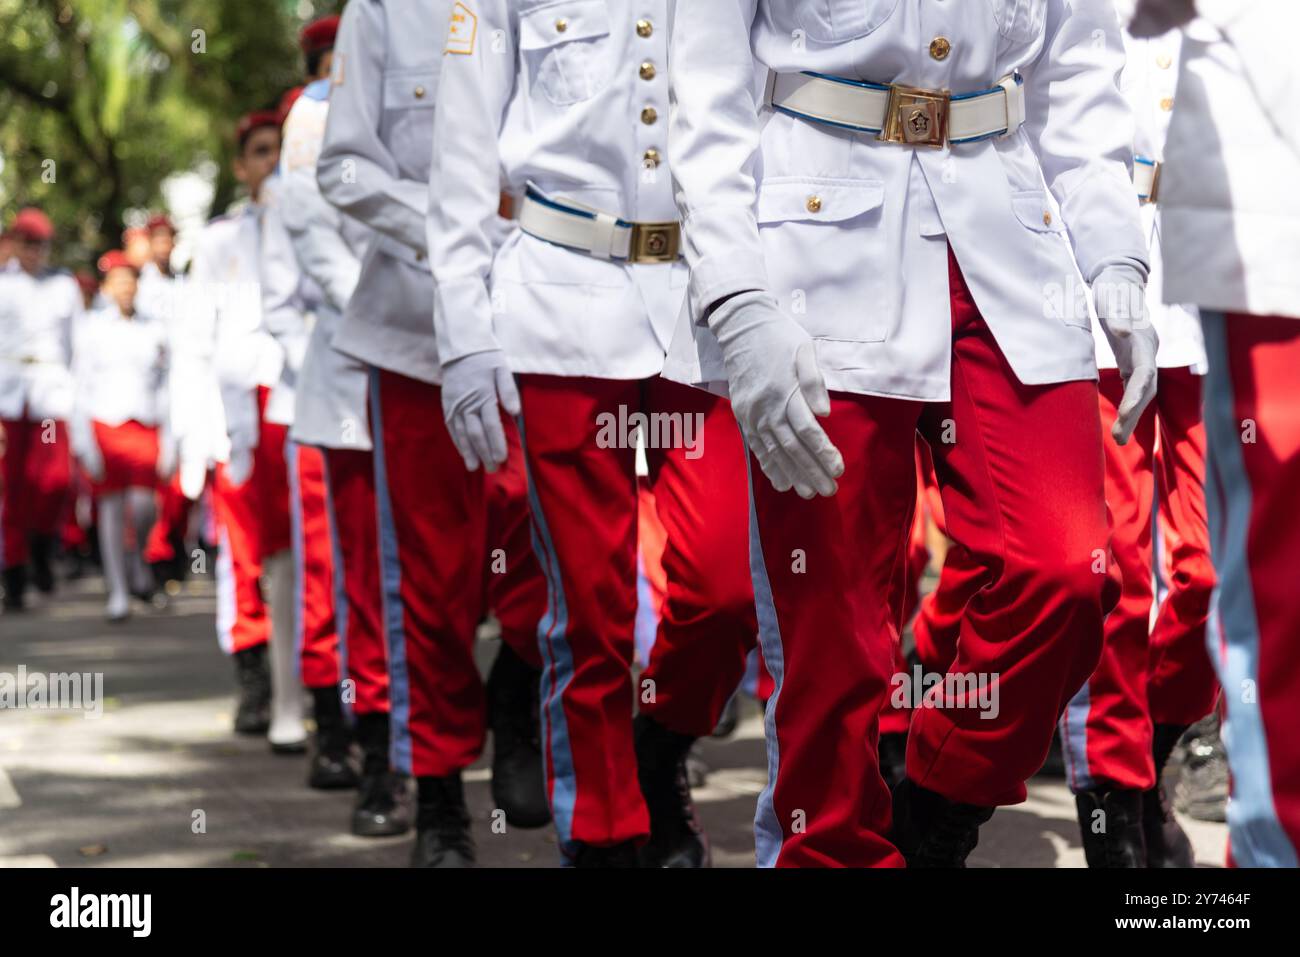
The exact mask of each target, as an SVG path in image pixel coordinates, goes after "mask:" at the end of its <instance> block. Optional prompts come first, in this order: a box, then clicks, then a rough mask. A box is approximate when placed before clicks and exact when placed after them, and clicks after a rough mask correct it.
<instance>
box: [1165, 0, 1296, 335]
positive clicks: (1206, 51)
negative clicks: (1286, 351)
mask: <svg viewBox="0 0 1300 957" xmlns="http://www.w3.org/2000/svg"><path fill="white" fill-rule="evenodd" d="M1196 8H1197V11H1198V12H1199V13H1200V14H1201V18H1200V19H1199V20H1196V21H1193V22H1192V23H1191V24H1190V25H1189V26H1188V28H1187V30H1186V31H1185V36H1184V39H1183V50H1182V69H1181V71H1180V75H1179V78H1178V92H1177V101H1178V105H1177V108H1176V109H1175V110H1174V115H1173V120H1172V122H1171V124H1170V128H1169V138H1168V141H1167V142H1166V145H1165V154H1166V156H1167V158H1168V160H1169V163H1168V165H1167V166H1166V167H1165V170H1164V175H1163V177H1162V182H1161V185H1160V190H1161V192H1160V218H1161V224H1162V235H1163V237H1164V257H1165V288H1164V295H1165V301H1166V302H1169V301H1174V302H1191V303H1196V304H1197V305H1198V306H1200V307H1201V308H1202V309H1207V308H1208V309H1214V310H1219V311H1224V312H1247V313H1252V314H1255V315H1264V316H1295V317H1297V318H1300V266H1297V264H1300V189H1297V188H1296V183H1297V182H1300V64H1298V63H1297V60H1296V57H1295V55H1294V53H1293V52H1292V51H1291V50H1290V48H1289V46H1290V40H1291V39H1292V38H1294V37H1295V36H1296V34H1297V31H1300V4H1297V3H1295V0H1197V4H1196Z"/></svg>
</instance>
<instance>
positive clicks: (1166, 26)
mask: <svg viewBox="0 0 1300 957" xmlns="http://www.w3.org/2000/svg"><path fill="white" fill-rule="evenodd" d="M1195 16H1196V3H1195V0H1138V5H1137V9H1135V10H1134V11H1133V22H1132V23H1130V24H1129V27H1128V30H1129V33H1131V34H1133V36H1135V37H1138V38H1141V39H1145V38H1147V37H1158V36H1160V35H1161V34H1164V33H1168V32H1169V31H1170V30H1173V29H1175V28H1177V27H1181V26H1182V25H1183V24H1185V23H1187V22H1188V21H1190V20H1191V19H1192V18H1193V17H1195Z"/></svg>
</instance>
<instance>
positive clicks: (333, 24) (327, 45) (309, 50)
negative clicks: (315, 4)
mask: <svg viewBox="0 0 1300 957" xmlns="http://www.w3.org/2000/svg"><path fill="white" fill-rule="evenodd" d="M338 32H339V18H338V17H337V16H333V17H321V18H320V19H319V20H315V21H313V22H312V23H309V24H307V26H306V27H304V28H303V31H302V34H301V36H299V38H298V42H299V43H300V44H301V45H302V52H303V53H304V54H306V55H308V56H310V55H311V54H313V53H323V52H324V51H326V50H332V49H334V38H335V37H336V36H338Z"/></svg>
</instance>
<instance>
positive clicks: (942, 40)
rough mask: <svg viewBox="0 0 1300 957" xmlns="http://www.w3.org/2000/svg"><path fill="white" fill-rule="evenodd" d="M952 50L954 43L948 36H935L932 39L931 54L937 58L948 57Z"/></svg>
mask: <svg viewBox="0 0 1300 957" xmlns="http://www.w3.org/2000/svg"><path fill="white" fill-rule="evenodd" d="M951 52H952V43H950V42H949V41H948V38H947V37H935V38H934V39H933V40H931V41H930V56H932V57H934V58H935V59H936V60H944V59H947V57H948V54H949V53H951Z"/></svg>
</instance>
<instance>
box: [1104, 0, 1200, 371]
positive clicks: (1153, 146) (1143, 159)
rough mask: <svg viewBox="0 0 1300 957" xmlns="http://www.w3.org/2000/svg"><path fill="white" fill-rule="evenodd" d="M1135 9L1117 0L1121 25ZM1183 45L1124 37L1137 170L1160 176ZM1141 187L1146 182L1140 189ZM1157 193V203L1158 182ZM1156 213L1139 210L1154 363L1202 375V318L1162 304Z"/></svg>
mask: <svg viewBox="0 0 1300 957" xmlns="http://www.w3.org/2000/svg"><path fill="white" fill-rule="evenodd" d="M1135 6H1136V0H1119V2H1118V3H1116V9H1117V10H1118V12H1119V17H1120V23H1121V24H1127V23H1128V21H1129V20H1131V19H1132V16H1133V9H1134V7H1135ZM1181 40H1182V34H1181V33H1180V32H1179V31H1177V30H1171V31H1170V32H1169V33H1166V34H1165V35H1164V36H1161V37H1155V38H1152V39H1149V40H1139V39H1136V38H1134V37H1132V36H1130V35H1129V33H1128V31H1127V30H1126V31H1125V32H1124V48H1125V50H1126V51H1127V53H1128V62H1127V64H1126V65H1125V67H1124V73H1123V74H1122V75H1121V77H1120V89H1122V90H1123V92H1124V96H1125V97H1126V98H1127V99H1128V101H1129V105H1130V106H1131V107H1132V108H1133V116H1134V119H1135V120H1136V121H1137V135H1136V137H1135V138H1134V140H1133V153H1134V169H1135V170H1137V169H1139V168H1140V167H1141V166H1142V165H1143V164H1144V163H1148V162H1155V163H1158V164H1160V165H1159V166H1157V167H1156V169H1159V170H1160V171H1161V173H1163V170H1164V159H1165V135H1166V134H1167V133H1168V131H1169V118H1170V116H1172V115H1173V108H1174V102H1175V95H1174V94H1175V87H1176V86H1177V83H1178V51H1179V47H1180V45H1181ZM1148 168H1149V167H1148ZM1145 183H1146V180H1145V179H1144V180H1143V186H1144V187H1145ZM1156 189H1157V193H1156V199H1157V201H1158V200H1159V195H1160V194H1159V182H1158V181H1157V184H1156ZM1139 195H1141V193H1140V191H1139ZM1156 208H1157V207H1156V205H1155V203H1145V204H1143V206H1142V228H1143V230H1144V231H1145V232H1146V235H1147V238H1148V240H1149V242H1150V244H1151V275H1150V278H1149V279H1148V280H1147V310H1148V313H1149V314H1150V316H1151V322H1152V324H1153V325H1154V326H1155V330H1156V333H1157V334H1158V335H1159V336H1160V350H1159V351H1158V352H1157V353H1156V364H1157V365H1158V366H1159V367H1160V368H1162V369H1181V368H1191V369H1192V370H1193V371H1195V372H1197V373H1200V374H1203V373H1204V372H1205V339H1204V337H1203V336H1202V335H1201V318H1200V315H1199V314H1198V313H1197V311H1196V307H1195V306H1184V305H1165V303H1164V302H1163V301H1162V295H1161V294H1162V291H1163V289H1162V287H1163V283H1164V268H1163V264H1162V257H1161V253H1160V226H1159V223H1158V222H1157V219H1156ZM1092 333H1093V339H1094V340H1095V342H1096V345H1097V365H1098V366H1100V367H1101V368H1103V369H1114V368H1115V367H1116V363H1115V355H1114V353H1113V352H1111V348H1110V342H1109V341H1108V340H1107V339H1106V335H1105V333H1104V332H1103V331H1102V328H1101V324H1100V323H1097V322H1094V323H1093V326H1092Z"/></svg>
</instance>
